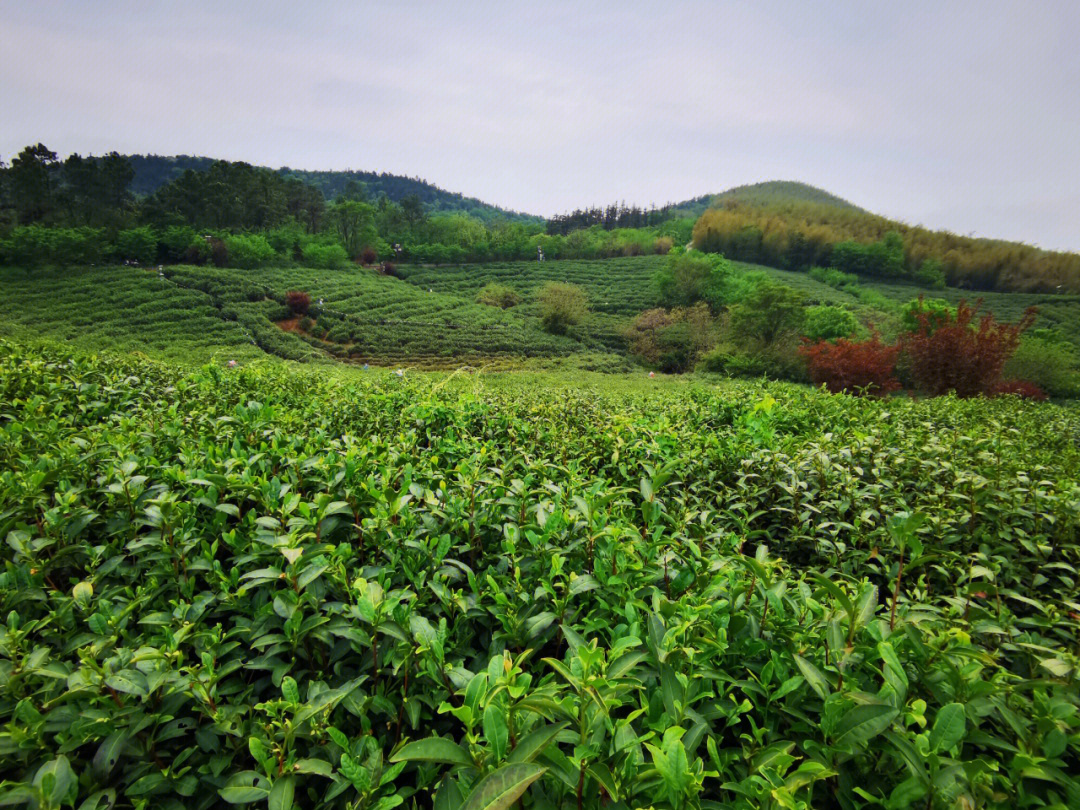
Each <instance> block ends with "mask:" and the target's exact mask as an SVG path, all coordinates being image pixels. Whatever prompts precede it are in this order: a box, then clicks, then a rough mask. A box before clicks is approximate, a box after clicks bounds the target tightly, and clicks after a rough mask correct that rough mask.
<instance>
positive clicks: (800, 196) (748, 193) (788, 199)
mask: <svg viewBox="0 0 1080 810" xmlns="http://www.w3.org/2000/svg"><path fill="white" fill-rule="evenodd" d="M797 202H806V203H815V204H820V205H829V206H834V207H836V208H846V209H850V210H854V211H861V210H862V209H861V208H859V207H858V206H856V205H854V204H852V203H850V202H848V201H847V200H845V199H842V198H840V197H837V196H836V195H835V194H830V193H829V192H828V191H825V189H822V188H817V187H816V186H811V185H809V184H808V183H799V182H797V181H794V180H767V181H765V182H763V183H752V184H748V185H744V186H734V187H732V188H729V189H728V190H727V191H721V192H720V193H719V194H703V195H702V196H700V197H694V198H693V199H691V200H686V201H684V202H681V203H676V204H675V205H674V206H672V208H671V210H672V213H673V214H674V215H676V216H692V217H694V218H695V219H696V218H697V217H700V216H701V215H702V214H704V213H705V212H706V211H707V210H709V209H710V208H719V207H723V206H724V205H727V204H729V203H744V204H747V205H756V206H770V205H786V204H789V203H797Z"/></svg>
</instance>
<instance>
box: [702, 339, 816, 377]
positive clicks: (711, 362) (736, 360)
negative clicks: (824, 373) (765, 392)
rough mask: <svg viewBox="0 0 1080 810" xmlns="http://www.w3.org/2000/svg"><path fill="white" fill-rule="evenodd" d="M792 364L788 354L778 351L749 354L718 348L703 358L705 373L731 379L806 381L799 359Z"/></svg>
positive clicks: (742, 351)
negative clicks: (761, 378) (712, 373)
mask: <svg viewBox="0 0 1080 810" xmlns="http://www.w3.org/2000/svg"><path fill="white" fill-rule="evenodd" d="M795 360H796V362H792V361H791V358H789V357H788V356H787V354H786V353H781V352H776V351H756V352H747V351H744V350H741V349H731V348H730V347H729V348H717V349H714V350H713V351H711V352H709V353H707V354H706V355H705V356H704V357H702V358H701V367H702V368H703V369H704V370H705V371H712V372H715V373H717V374H726V375H727V376H729V377H749V378H760V377H768V378H770V379H774V380H795V381H801V380H803V379H805V374H804V373H801V371H802V370H801V369H800V368H799V366H800V365H801V362H798V358H797V357H796V358H795Z"/></svg>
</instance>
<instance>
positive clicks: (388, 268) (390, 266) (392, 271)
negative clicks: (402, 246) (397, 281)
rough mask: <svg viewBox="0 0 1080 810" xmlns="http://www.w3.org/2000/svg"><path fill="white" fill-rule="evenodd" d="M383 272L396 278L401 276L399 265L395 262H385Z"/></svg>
mask: <svg viewBox="0 0 1080 810" xmlns="http://www.w3.org/2000/svg"><path fill="white" fill-rule="evenodd" d="M382 272H383V275H384V276H393V277H394V278H400V277H401V276H400V275H399V273H398V269H397V265H396V264H394V263H393V262H383V263H382Z"/></svg>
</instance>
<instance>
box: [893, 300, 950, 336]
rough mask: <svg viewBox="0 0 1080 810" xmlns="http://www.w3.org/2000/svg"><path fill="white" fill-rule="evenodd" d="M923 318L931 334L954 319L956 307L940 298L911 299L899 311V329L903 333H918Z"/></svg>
mask: <svg viewBox="0 0 1080 810" xmlns="http://www.w3.org/2000/svg"><path fill="white" fill-rule="evenodd" d="M924 317H925V319H926V325H927V328H928V329H929V330H930V331H931V332H933V331H934V330H935V329H937V328H938V327H939V326H941V325H943V324H946V323H948V322H949V321H950V320H952V319H954V318H956V307H954V306H952V305H951V304H949V302H948V301H945V300H944V299H941V298H921V297H920V298H913V299H912V300H911V301H908V302H907V303H906V304H904V306H903V308H902V309H901V310H900V327H901V328H902V329H903V330H904V331H905V332H918V331H919V329H920V328H921V326H922V319H923V318H924Z"/></svg>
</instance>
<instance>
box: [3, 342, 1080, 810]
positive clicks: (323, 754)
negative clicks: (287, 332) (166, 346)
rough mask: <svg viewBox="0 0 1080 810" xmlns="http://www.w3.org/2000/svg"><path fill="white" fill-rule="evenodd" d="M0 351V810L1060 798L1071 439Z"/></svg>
mask: <svg viewBox="0 0 1080 810" xmlns="http://www.w3.org/2000/svg"><path fill="white" fill-rule="evenodd" d="M493 382H495V384H494V385H492V386H483V387H481V386H478V385H477V384H476V381H475V380H462V379H461V378H460V377H459V378H454V379H452V380H450V381H449V382H444V381H443V380H439V381H438V382H434V384H433V382H432V381H429V380H427V379H424V378H420V379H413V378H412V375H408V376H406V377H405V378H398V377H395V376H392V375H389V376H386V377H382V376H380V377H378V378H377V379H371V377H370V375H369V376H365V378H364V380H363V381H362V382H358V383H350V384H343V383H339V382H334V381H333V380H331V379H328V378H325V377H322V376H319V375H318V374H315V373H311V372H307V371H293V372H285V371H282V370H280V369H278V368H276V367H272V366H271V367H263V368H243V367H241V368H240V369H234V370H226V369H223V368H220V367H218V366H207V367H204V368H202V369H199V370H197V371H193V372H188V371H178V370H173V369H170V368H168V367H163V366H159V365H155V364H151V363H147V362H138V361H134V360H116V359H107V358H105V359H101V358H88V357H83V356H79V355H72V354H70V353H69V352H67V351H66V350H61V349H51V348H50V349H35V350H27V349H23V348H19V347H16V346H12V345H9V344H4V343H0V459H3V464H2V465H0V534H2V535H3V536H4V538H5V540H6V542H5V543H4V544H3V546H2V547H0V560H2V562H3V570H2V572H0V615H2V616H3V617H4V621H3V625H2V627H0V759H2V769H0V778H2V779H3V782H0V803H2V804H3V805H5V806H8V805H18V804H23V805H30V806H34V807H42V808H57V807H61V806H74V807H86V808H102V807H107V806H112V805H115V806H120V807H145V808H150V807H154V808H158V807H162V808H181V807H183V808H211V807H221V806H224V805H225V804H248V805H253V806H260V807H261V806H267V807H270V808H274V809H275V810H277V808H290V807H304V808H315V809H318V808H359V807H363V808H378V810H388V808H392V807H395V806H403V807H431V806H434V807H440V808H442V807H449V808H476V807H482V808H488V810H490V809H491V808H495V807H509V806H510V805H511V804H512V803H514V802H515V801H517V802H519V804H520V806H521V807H523V808H525V810H533V808H536V809H537V810H539V808H562V807H589V808H594V807H612V808H640V807H655V808H720V807H731V808H751V809H754V810H764V809H765V808H770V809H771V808H778V807H833V806H836V807H843V808H852V810H856V809H861V808H873V807H885V808H906V807H913V806H914V807H919V808H925V807H931V808H954V807H986V808H1006V807H1008V808H1012V807H1041V808H1067V807H1076V806H1078V805H1080V785H1078V779H1077V774H1078V773H1080V697H1078V694H1080V681H1078V665H1080V657H1078V655H1077V651H1076V639H1077V634H1078V633H1080V604H1078V603H1077V601H1076V577H1077V566H1078V565H1080V545H1078V543H1080V486H1078V484H1077V481H1078V480H1080V448H1078V446H1077V444H1076V441H1075V437H1076V436H1077V435H1080V421H1078V416H1077V414H1076V413H1075V412H1074V411H1068V410H1065V409H1062V408H1058V407H1056V406H1053V405H1049V404H1032V403H1024V402H1021V401H1019V400H1017V399H1016V398H1015V397H1002V398H999V399H979V400H958V399H956V398H952V397H946V398H942V399H938V400H933V401H931V400H908V399H898V400H890V401H885V402H881V401H874V400H860V399H856V398H850V397H828V396H824V395H823V394H821V393H820V392H814V391H809V390H806V389H800V388H796V387H793V386H783V385H768V386H763V385H759V384H730V385H729V386H728V387H726V388H725V389H723V390H722V391H721V390H717V389H715V388H711V387H704V386H700V385H683V384H674V383H672V384H664V385H662V386H656V387H653V386H650V387H649V388H648V389H646V388H640V389H633V390H629V391H627V392H625V393H619V392H617V391H615V390H614V389H612V390H603V389H601V390H596V389H595V388H587V389H581V390H578V389H575V388H573V387H567V386H565V385H564V386H562V387H560V388H559V389H558V395H557V396H552V389H550V388H547V387H546V386H543V385H539V386H538V385H537V379H536V378H533V377H529V378H527V379H525V380H522V381H520V382H515V381H513V380H509V379H503V380H500V381H493Z"/></svg>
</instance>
